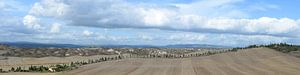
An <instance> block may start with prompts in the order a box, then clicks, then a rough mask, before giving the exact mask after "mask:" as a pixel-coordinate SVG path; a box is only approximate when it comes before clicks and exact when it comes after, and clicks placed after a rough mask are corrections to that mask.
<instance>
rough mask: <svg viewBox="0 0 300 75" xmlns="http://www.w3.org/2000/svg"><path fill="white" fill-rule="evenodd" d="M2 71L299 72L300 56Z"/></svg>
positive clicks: (142, 74) (118, 74)
mask: <svg viewBox="0 0 300 75" xmlns="http://www.w3.org/2000/svg"><path fill="white" fill-rule="evenodd" d="M3 75H300V59H299V58H296V57H294V56H290V55H288V54H284V53H281V52H277V51H275V50H272V49H269V48H252V49H245V50H239V51H237V52H229V53H222V54H216V55H211V56H202V57H192V58H178V59H167V58H129V59H122V60H116V61H108V62H101V63H96V64H90V65H84V66H81V67H80V68H79V69H76V70H72V71H66V72H59V73H3Z"/></svg>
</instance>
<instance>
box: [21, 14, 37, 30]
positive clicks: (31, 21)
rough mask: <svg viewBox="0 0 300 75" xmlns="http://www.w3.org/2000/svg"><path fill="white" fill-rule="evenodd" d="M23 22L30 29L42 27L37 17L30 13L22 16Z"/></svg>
mask: <svg viewBox="0 0 300 75" xmlns="http://www.w3.org/2000/svg"><path fill="white" fill-rule="evenodd" d="M23 24H24V25H25V26H26V27H27V28H30V29H36V30H39V29H42V26H41V25H40V23H39V19H38V18H36V17H35V16H32V15H26V16H25V17H24V18H23Z"/></svg>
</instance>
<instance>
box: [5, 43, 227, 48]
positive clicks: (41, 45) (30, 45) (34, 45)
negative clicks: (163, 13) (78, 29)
mask: <svg viewBox="0 0 300 75" xmlns="http://www.w3.org/2000/svg"><path fill="white" fill-rule="evenodd" d="M0 44H5V45H9V46H13V47H18V48H50V47H52V48H84V47H103V48H232V47H228V46H220V45H207V44H174V45H166V46H153V45H95V46H83V45H74V44H44V43H33V42H0Z"/></svg>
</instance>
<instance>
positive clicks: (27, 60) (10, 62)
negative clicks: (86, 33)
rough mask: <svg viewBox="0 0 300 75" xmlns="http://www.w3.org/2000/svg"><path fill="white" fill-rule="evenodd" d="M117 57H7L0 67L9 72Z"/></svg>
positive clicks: (0, 62)
mask: <svg viewBox="0 0 300 75" xmlns="http://www.w3.org/2000/svg"><path fill="white" fill-rule="evenodd" d="M113 56H116V55H94V56H70V57H43V58H31V57H7V59H6V60H0V67H1V68H2V69H4V70H8V69H10V68H11V67H18V66H21V67H28V66H31V65H45V66H47V65H55V64H67V63H71V62H76V61H88V60H89V59H99V58H101V57H113Z"/></svg>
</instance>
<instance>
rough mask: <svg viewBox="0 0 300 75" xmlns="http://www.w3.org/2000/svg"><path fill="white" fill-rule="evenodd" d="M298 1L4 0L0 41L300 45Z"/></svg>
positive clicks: (0, 3) (0, 1) (1, 2)
mask: <svg viewBox="0 0 300 75" xmlns="http://www.w3.org/2000/svg"><path fill="white" fill-rule="evenodd" d="M298 3H300V0H284V1H282V0H0V16H1V17H0V42H37V43H56V44H77V45H171V44H211V45H224V46H247V45H251V44H270V43H280V42H285V43H290V44H300V34H299V33H300V15H299V13H300V10H299V8H298V7H300V5H299V4H298Z"/></svg>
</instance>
